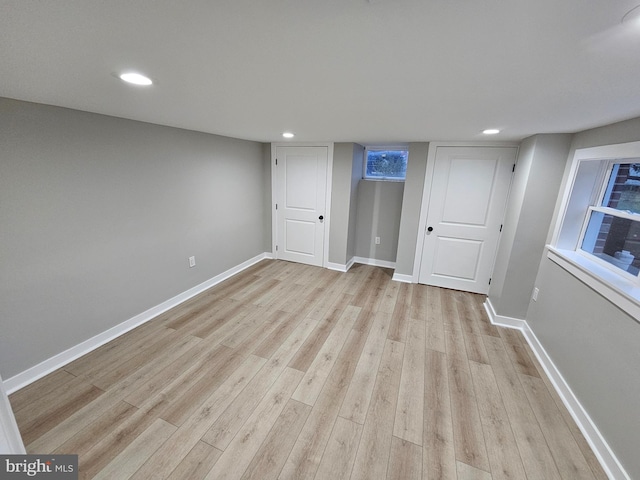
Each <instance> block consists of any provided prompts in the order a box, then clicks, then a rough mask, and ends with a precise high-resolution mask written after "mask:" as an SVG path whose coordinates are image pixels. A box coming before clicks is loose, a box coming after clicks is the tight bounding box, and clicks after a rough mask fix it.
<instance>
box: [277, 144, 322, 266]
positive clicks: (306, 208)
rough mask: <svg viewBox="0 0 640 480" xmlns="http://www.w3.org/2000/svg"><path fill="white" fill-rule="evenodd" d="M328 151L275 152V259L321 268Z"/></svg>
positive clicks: (285, 149) (279, 149)
mask: <svg viewBox="0 0 640 480" xmlns="http://www.w3.org/2000/svg"><path fill="white" fill-rule="evenodd" d="M327 164H328V148H327V147H293V146H292V147H277V148H276V167H275V169H276V191H277V194H276V205H277V207H276V217H277V221H276V225H277V234H276V252H275V256H276V258H280V259H282V260H290V261H293V262H299V263H306V264H308V265H317V266H322V265H323V259H324V237H325V216H326V214H327V212H326V211H325V208H326V195H327Z"/></svg>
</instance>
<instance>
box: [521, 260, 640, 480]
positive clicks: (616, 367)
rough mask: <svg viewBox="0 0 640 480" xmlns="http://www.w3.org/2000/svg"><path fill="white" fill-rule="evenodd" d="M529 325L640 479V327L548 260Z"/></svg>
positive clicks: (540, 276) (620, 457)
mask: <svg viewBox="0 0 640 480" xmlns="http://www.w3.org/2000/svg"><path fill="white" fill-rule="evenodd" d="M536 285H538V287H539V288H540V293H539V295H538V301H537V302H531V306H530V307H529V312H528V315H527V323H528V324H529V326H530V327H531V329H532V330H533V331H534V333H535V334H536V337H538V340H540V342H541V343H542V345H543V346H544V349H545V350H546V352H547V353H548V354H549V356H550V357H551V358H552V359H553V362H554V364H555V365H556V366H557V367H558V369H559V370H560V372H561V373H562V376H563V377H564V379H565V380H566V381H567V383H568V384H569V385H570V387H571V390H572V391H573V393H574V394H575V395H576V396H577V397H578V399H579V401H580V403H581V404H582V406H583V407H584V408H585V409H586V410H587V412H588V413H589V416H590V417H591V419H592V420H593V421H594V422H595V424H596V425H597V427H598V429H599V430H600V432H601V433H602V434H603V435H604V437H605V438H606V440H607V443H608V444H609V446H610V447H611V448H612V449H613V451H614V452H615V453H616V456H617V457H618V460H619V461H620V462H621V463H622V465H623V466H624V468H625V469H626V471H627V473H628V474H629V475H630V477H631V478H640V457H639V456H638V445H640V415H639V414H638V399H640V374H639V373H638V366H639V365H640V348H639V346H640V324H638V322H637V321H636V320H634V319H633V318H631V317H630V316H628V315H626V314H625V313H623V312H622V311H621V310H619V309H618V308H617V307H616V306H615V305H613V304H611V303H610V302H609V301H608V300H606V299H605V298H604V297H602V296H600V295H598V294H596V293H595V292H594V291H593V290H591V289H590V288H589V287H587V286H586V285H585V284H583V283H582V282H580V281H578V280H576V279H575V277H573V276H572V275H570V274H569V273H567V272H566V271H565V270H564V269H562V268H560V267H559V266H557V265H556V264H555V263H553V262H551V261H550V260H548V259H546V258H545V259H544V260H543V261H542V263H541V265H540V272H539V274H538V278H537V279H536Z"/></svg>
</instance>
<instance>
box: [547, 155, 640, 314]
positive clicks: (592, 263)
mask: <svg viewBox="0 0 640 480" xmlns="http://www.w3.org/2000/svg"><path fill="white" fill-rule="evenodd" d="M637 158H640V142H629V143H623V144H617V145H605V146H601V147H592V148H582V149H577V150H576V151H575V154H574V157H573V160H572V163H571V165H570V168H569V172H568V175H567V182H566V186H565V190H564V193H563V195H562V197H561V203H560V209H559V212H560V214H559V215H558V221H557V222H556V225H555V227H554V229H553V234H552V238H551V244H550V245H548V246H547V258H549V259H550V260H551V261H553V262H554V263H555V264H557V265H559V266H560V267H562V268H563V269H564V270H566V271H567V272H569V273H570V274H571V275H573V276H575V277H576V278H577V279H578V280H580V281H582V282H583V283H585V284H586V285H588V286H589V287H591V288H592V289H593V290H595V291H596V292H598V293H599V294H600V295H602V296H603V297H605V298H607V299H608V300H609V301H611V302H612V303H614V304H615V305H617V306H618V307H619V308H621V309H622V310H623V311H625V312H626V313H627V314H629V315H631V316H632V317H633V318H634V319H635V320H636V321H640V283H639V281H638V280H637V278H636V277H635V276H631V275H630V274H624V272H622V271H619V269H617V268H616V267H615V266H613V265H609V264H607V262H605V261H604V260H600V259H598V258H597V257H595V256H593V255H590V254H589V253H587V252H583V251H582V250H581V249H580V245H581V243H580V242H581V240H582V238H583V236H584V229H585V225H586V222H587V221H588V212H589V211H591V210H596V211H605V210H608V209H607V207H599V206H595V207H594V206H593V205H598V204H599V203H598V200H599V199H601V198H602V195H603V193H604V192H603V188H602V186H603V182H604V175H605V174H606V172H607V171H608V169H609V166H610V162H612V161H615V162H616V163H624V162H625V160H626V159H630V160H631V159H637ZM584 161H597V162H599V163H600V166H601V167H602V168H599V171H600V173H599V174H598V175H596V176H595V177H596V178H594V180H595V182H594V185H597V187H596V186H594V187H593V188H592V192H591V200H592V201H591V205H590V206H589V207H587V206H585V208H586V210H587V215H585V216H583V217H582V218H580V219H574V218H573V215H567V213H568V212H567V211H568V208H569V204H570V200H571V195H572V193H573V190H574V186H575V184H576V179H577V174H578V168H579V166H580V164H581V162H584ZM586 193H588V192H586ZM616 216H622V217H625V216H629V217H630V218H631V219H633V220H637V216H633V214H631V215H630V214H626V213H624V212H620V211H619V210H618V211H616ZM570 222H573V224H572V223H570ZM576 222H582V224H581V225H580V226H579V228H577V227H578V225H576V224H575V223H576ZM563 228H564V229H567V228H568V229H570V230H572V231H577V232H579V233H578V235H577V236H575V238H571V239H570V241H567V240H566V239H564V240H561V238H562V233H563ZM561 241H562V242H564V245H563V246H562V248H561V247H559V243H560V242H561ZM571 247H573V248H571Z"/></svg>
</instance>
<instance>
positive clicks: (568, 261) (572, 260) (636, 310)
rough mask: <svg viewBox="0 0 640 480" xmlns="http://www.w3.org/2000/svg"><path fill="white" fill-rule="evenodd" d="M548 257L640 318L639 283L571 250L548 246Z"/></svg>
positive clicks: (625, 310) (639, 319)
mask: <svg viewBox="0 0 640 480" xmlns="http://www.w3.org/2000/svg"><path fill="white" fill-rule="evenodd" d="M547 249H548V250H547V258H548V259H549V260H551V261H552V262H553V263H555V264H557V265H558V266H560V267H561V268H563V269H564V270H566V271H567V272H569V273H570V274H571V275H573V276H574V277H576V278H577V279H578V280H580V281H581V282H582V283H584V284H586V285H587V286H589V287H591V288H592V289H593V290H595V291H596V292H597V293H599V294H600V295H602V296H603V297H605V298H606V299H607V300H609V301H610V302H611V303H613V304H614V305H616V306H617V307H618V308H620V309H621V310H623V311H624V312H626V313H627V314H629V315H631V316H632V317H633V318H634V319H635V320H636V321H640V287H639V286H638V285H637V284H635V283H634V282H631V281H629V280H627V279H625V278H623V277H622V276H620V275H617V274H616V273H615V272H613V271H611V270H609V269H608V268H605V267H603V266H601V265H598V263H596V262H593V261H591V260H589V259H588V258H586V257H585V256H583V255H580V254H579V253H577V252H574V251H571V250H560V249H557V248H554V247H552V246H547Z"/></svg>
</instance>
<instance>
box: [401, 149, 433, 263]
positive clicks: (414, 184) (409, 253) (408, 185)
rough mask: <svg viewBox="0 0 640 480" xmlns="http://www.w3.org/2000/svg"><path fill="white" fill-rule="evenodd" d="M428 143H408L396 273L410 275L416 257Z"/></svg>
mask: <svg viewBox="0 0 640 480" xmlns="http://www.w3.org/2000/svg"><path fill="white" fill-rule="evenodd" d="M428 153H429V144H428V143H424V142H416V143H410V144H409V161H408V163H407V178H406V180H405V182H404V192H403V197H402V212H401V216H400V228H399V232H398V253H397V256H396V270H395V271H396V273H398V274H401V275H413V262H414V259H415V256H416V244H417V240H418V224H419V223H420V207H421V205H422V193H423V191H424V180H425V175H426V172H427V154H428Z"/></svg>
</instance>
